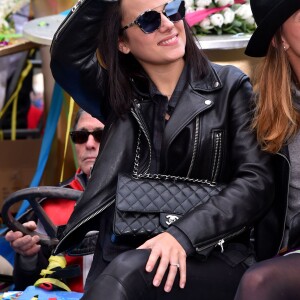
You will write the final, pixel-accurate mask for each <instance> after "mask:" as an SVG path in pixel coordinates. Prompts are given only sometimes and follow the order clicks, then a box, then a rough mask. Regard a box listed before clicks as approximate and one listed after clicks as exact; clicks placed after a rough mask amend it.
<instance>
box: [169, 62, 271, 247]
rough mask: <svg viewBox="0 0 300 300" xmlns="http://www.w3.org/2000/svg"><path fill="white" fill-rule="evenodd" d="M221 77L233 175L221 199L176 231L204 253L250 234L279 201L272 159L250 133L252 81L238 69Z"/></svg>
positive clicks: (184, 220) (227, 165)
mask: <svg viewBox="0 0 300 300" xmlns="http://www.w3.org/2000/svg"><path fill="white" fill-rule="evenodd" d="M219 72H220V74H219V76H220V78H221V79H222V82H223V88H222V94H221V96H222V109H223V110H224V111H226V115H227V116H229V117H228V120H227V121H226V125H225V126H226V128H225V130H226V134H227V135H228V139H227V144H226V146H225V151H227V153H229V155H227V157H228V158H229V159H227V161H226V162H225V164H224V169H225V170H228V172H230V176H229V178H230V179H229V180H228V182H227V187H226V188H225V189H224V190H222V192H220V194H218V195H216V196H213V197H211V199H210V200H209V201H208V202H206V203H205V204H203V205H200V206H197V207H196V208H195V209H194V210H193V211H192V212H190V213H187V214H186V215H185V216H184V217H182V218H181V219H179V220H178V221H176V222H175V223H173V224H172V226H171V227H173V226H174V227H177V228H178V229H180V231H181V232H183V233H184V234H185V235H186V236H187V237H188V238H189V240H190V242H191V243H192V245H193V246H194V248H195V249H196V251H197V252H198V253H201V251H204V250H206V249H207V248H208V247H214V246H216V245H217V244H218V243H219V242H220V241H222V242H223V241H224V242H225V243H226V242H227V241H230V240H232V239H233V238H235V237H237V236H239V235H240V234H241V233H242V232H244V231H245V232H246V231H248V230H249V229H250V228H251V227H253V225H254V224H255V222H256V221H257V220H258V219H259V218H260V217H262V216H263V215H264V214H265V213H266V211H267V210H268V209H269V208H270V205H271V203H272V201H273V196H274V186H273V180H274V179H273V171H272V165H271V155H269V154H267V153H265V152H263V151H262V150H261V149H260V147H259V145H258V143H257V141H256V135H255V133H254V132H253V131H252V130H251V128H250V124H251V118H252V113H251V110H250V107H251V105H250V104H251V97H252V87H251V84H250V82H249V79H248V77H247V76H246V75H244V74H242V73H241V72H240V71H239V70H238V69H236V68H232V67H231V68H227V69H226V68H225V69H224V68H223V69H221V71H219ZM211 97H212V96H211ZM206 121H207V122H209V120H206ZM204 126H205V125H204ZM207 126H212V125H207ZM203 130H205V129H203ZM168 231H169V230H168ZM174 237H175V238H176V236H175V235H174Z"/></svg>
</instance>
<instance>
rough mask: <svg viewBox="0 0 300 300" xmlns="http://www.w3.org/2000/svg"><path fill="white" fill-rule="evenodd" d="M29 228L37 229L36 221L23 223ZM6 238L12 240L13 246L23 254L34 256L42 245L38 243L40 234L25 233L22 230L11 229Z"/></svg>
mask: <svg viewBox="0 0 300 300" xmlns="http://www.w3.org/2000/svg"><path fill="white" fill-rule="evenodd" d="M23 225H24V226H25V227H26V228H27V229H29V230H36V227H37V226H36V223H35V222H34V221H29V222H26V223H24V224H23ZM5 239H6V240H7V241H8V242H10V245H11V247H12V248H13V249H14V251H15V252H17V253H19V254H21V255H23V256H33V255H35V254H37V253H38V252H39V251H40V249H41V246H40V245H38V242H39V241H40V238H39V236H37V235H35V236H30V235H23V233H22V232H20V231H9V232H7V234H6V235H5Z"/></svg>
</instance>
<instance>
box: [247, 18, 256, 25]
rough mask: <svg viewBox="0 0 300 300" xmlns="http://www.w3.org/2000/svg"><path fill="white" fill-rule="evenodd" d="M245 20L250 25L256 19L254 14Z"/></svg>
mask: <svg viewBox="0 0 300 300" xmlns="http://www.w3.org/2000/svg"><path fill="white" fill-rule="evenodd" d="M245 22H246V23H247V24H249V25H254V24H255V20H254V18H253V17H252V16H251V17H250V18H248V19H246V20H245Z"/></svg>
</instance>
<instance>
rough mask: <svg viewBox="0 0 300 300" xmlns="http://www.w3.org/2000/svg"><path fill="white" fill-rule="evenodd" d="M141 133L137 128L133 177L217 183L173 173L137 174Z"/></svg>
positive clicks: (212, 184) (213, 184)
mask: <svg viewBox="0 0 300 300" xmlns="http://www.w3.org/2000/svg"><path fill="white" fill-rule="evenodd" d="M141 134H142V131H141V129H139V133H138V140H137V146H136V152H135V159H134V166H133V177H134V178H136V179H140V178H145V179H157V180H160V179H162V180H173V181H183V182H192V183H203V184H207V185H209V186H215V185H216V184H217V183H216V182H213V181H209V180H207V179H194V178H189V177H181V176H174V175H164V174H150V173H144V174H139V173H138V169H139V161H140V151H141V146H140V144H141Z"/></svg>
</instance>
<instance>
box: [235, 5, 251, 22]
mask: <svg viewBox="0 0 300 300" xmlns="http://www.w3.org/2000/svg"><path fill="white" fill-rule="evenodd" d="M235 13H236V15H238V16H240V17H241V18H242V19H243V20H247V19H249V18H250V17H252V11H251V7H250V4H243V5H241V6H240V7H239V8H238V9H237V10H236V11H235Z"/></svg>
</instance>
